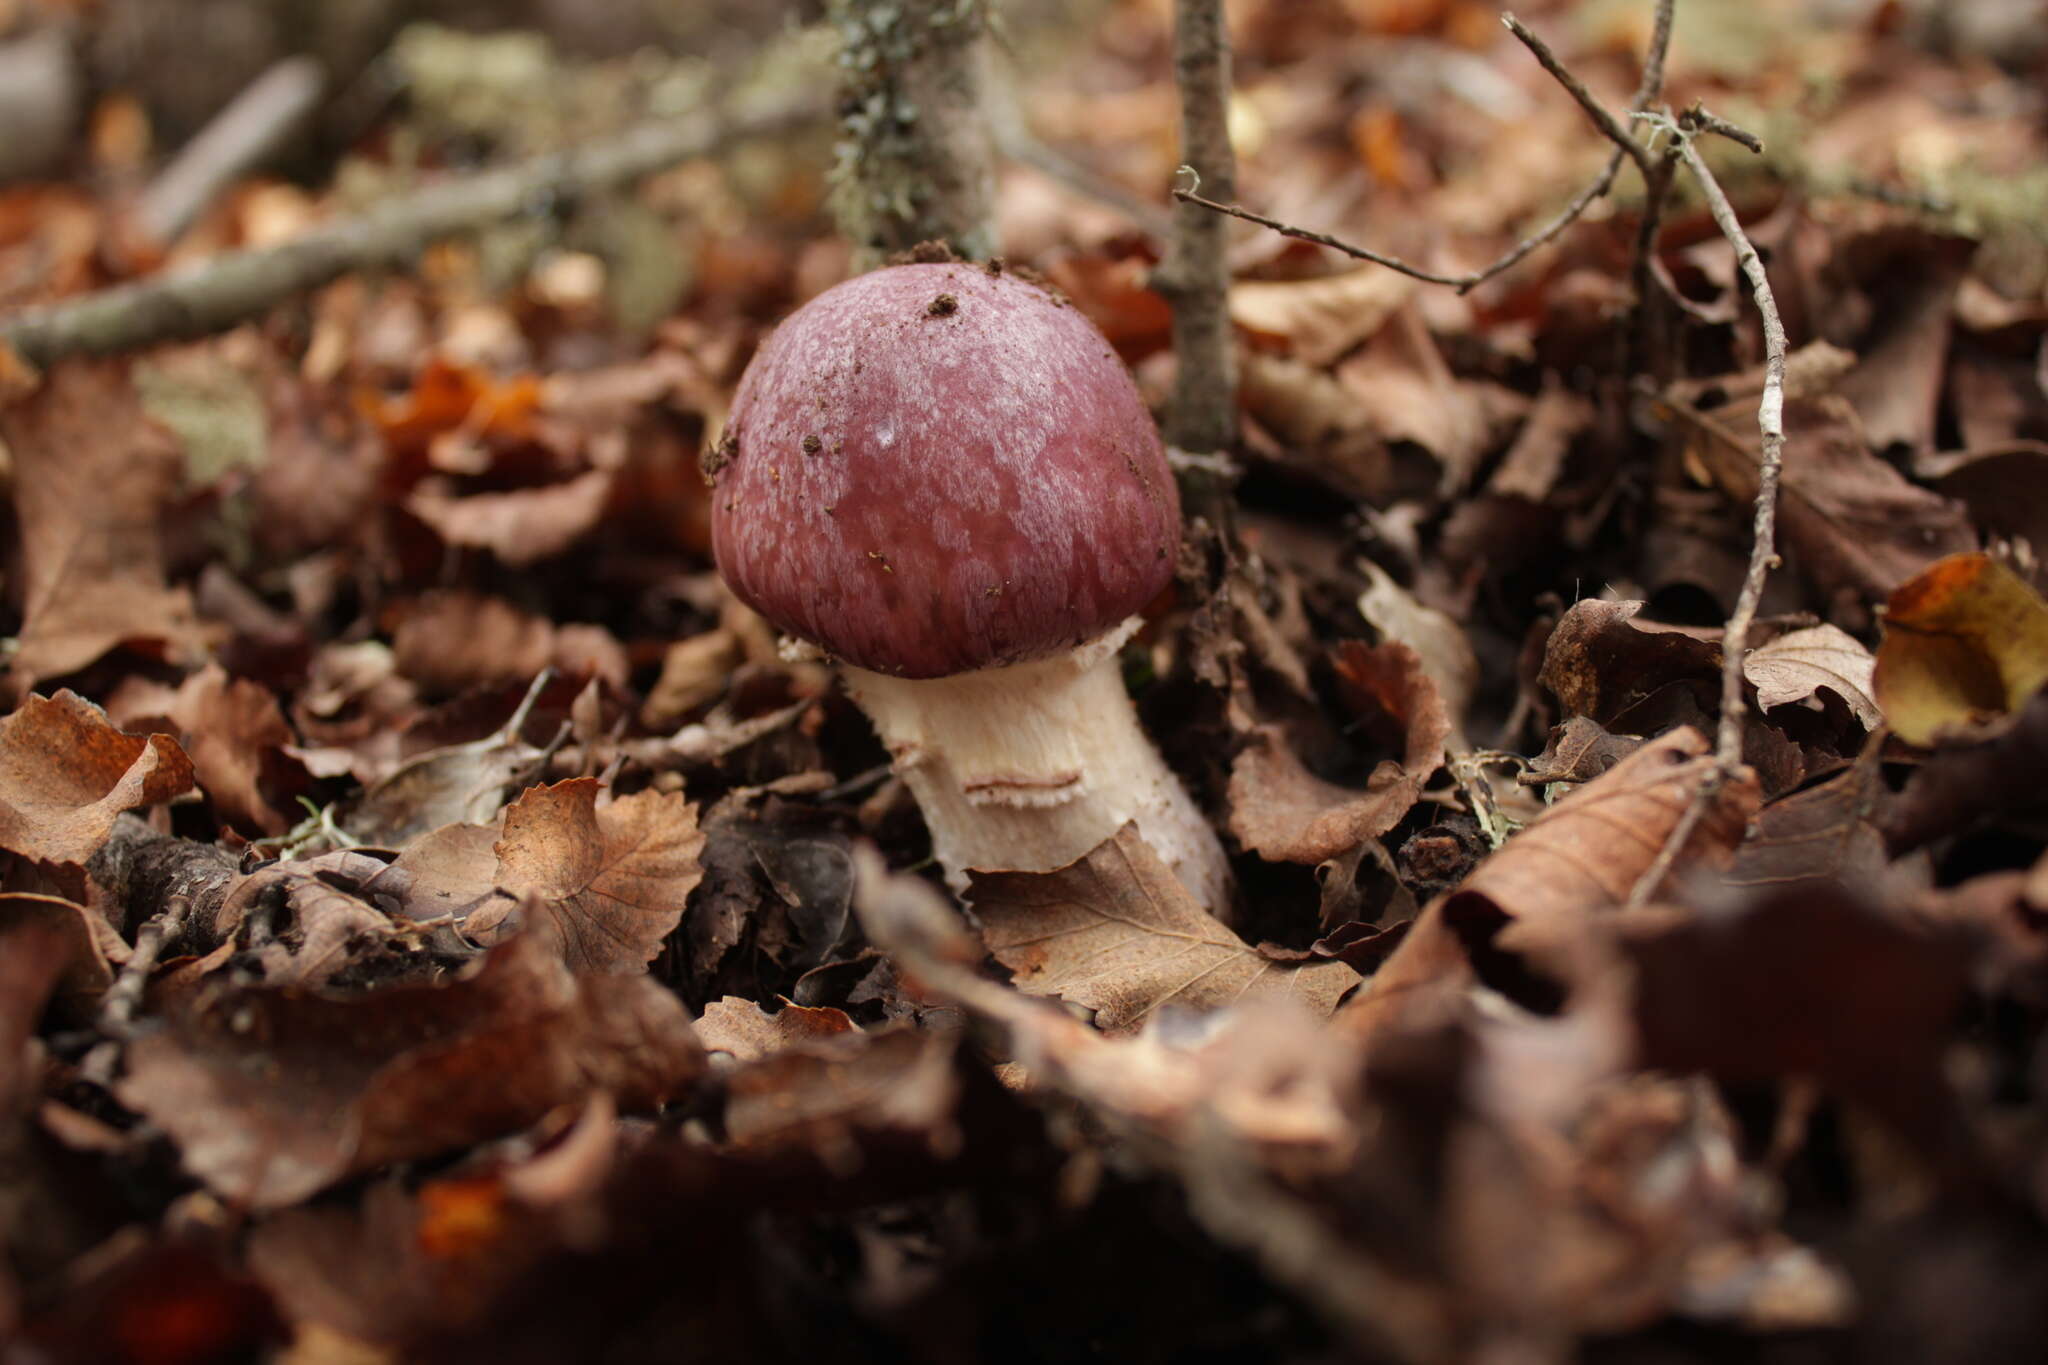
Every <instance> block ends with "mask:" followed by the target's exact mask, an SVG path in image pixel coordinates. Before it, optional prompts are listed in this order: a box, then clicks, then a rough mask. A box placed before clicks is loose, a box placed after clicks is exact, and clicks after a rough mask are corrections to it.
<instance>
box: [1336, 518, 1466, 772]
mask: <svg viewBox="0 0 2048 1365" xmlns="http://www.w3.org/2000/svg"><path fill="white" fill-rule="evenodd" d="M1359 567H1360V568H1362V569H1363V570H1364V571H1365V575H1366V577H1367V578H1368V579H1369V580H1370V581H1371V583H1372V586H1371V587H1369V588H1367V589H1366V590H1365V591H1364V592H1363V593H1362V594H1360V595H1359V598H1358V614H1359V615H1361V616H1363V617H1364V618H1365V619H1366V620H1367V621H1368V622H1370V623H1371V624H1372V628H1373V629H1374V630H1377V631H1378V632H1379V633H1380V635H1381V637H1382V638H1383V639H1388V640H1397V641H1399V642H1400V643H1402V644H1404V645H1406V646H1408V647H1409V648H1410V649H1412V650H1414V651H1415V657H1416V658H1417V659H1418V660H1420V661H1421V663H1422V671H1423V672H1424V673H1425V674H1427V675H1428V677H1429V680H1430V682H1432V683H1434V684H1435V685H1436V693H1437V696H1438V697H1440V698H1442V699H1443V704H1444V714H1445V715H1446V717H1448V718H1449V720H1450V730H1449V732H1448V733H1447V735H1446V742H1447V743H1448V744H1449V746H1450V747H1451V748H1452V749H1453V750H1460V749H1465V748H1468V747H1470V746H1468V745H1467V744H1466V743H1465V735H1464V722H1465V710H1466V708H1467V707H1469V706H1470V705H1471V704H1472V693H1473V692H1474V691H1475V690H1476V689H1477V688H1478V686H1479V659H1478V656H1477V655H1475V654H1473V652H1472V642H1471V640H1470V639H1468V638H1467V637H1466V634H1465V628H1464V627H1463V626H1461V625H1459V624H1458V623H1457V622H1456V621H1454V620H1452V619H1451V618H1450V617H1449V616H1447V615H1445V614H1444V613H1443V612H1440V611H1438V610H1437V609H1436V608H1434V607H1427V606H1424V605H1423V604H1422V603H1420V602H1418V601H1416V600H1415V596H1414V594H1412V593H1410V592H1409V591H1408V590H1407V589H1406V588H1403V587H1402V586H1401V585H1400V584H1398V583H1396V582H1395V581H1394V580H1393V579H1392V578H1391V577H1389V576H1388V574H1387V571H1386V570H1385V569H1382V568H1381V567H1380V566H1379V565H1377V564H1375V563H1373V562H1372V561H1371V560H1369V559H1366V560H1361V561H1359Z"/></svg>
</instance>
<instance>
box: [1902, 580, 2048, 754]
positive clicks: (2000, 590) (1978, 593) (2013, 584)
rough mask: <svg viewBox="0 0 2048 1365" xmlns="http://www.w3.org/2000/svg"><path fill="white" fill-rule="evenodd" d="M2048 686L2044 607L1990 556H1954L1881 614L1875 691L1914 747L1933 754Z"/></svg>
mask: <svg viewBox="0 0 2048 1365" xmlns="http://www.w3.org/2000/svg"><path fill="white" fill-rule="evenodd" d="M2043 681H2048V603H2044V602H2043V601H2042V600H2041V595H2040V594H2039V593H2037V592H2035V591H2034V590H2033V588H2031V587H2030V586H2028V584H2027V583H2026V581H2025V580H2023V579H2022V578H2020V576H2019V575H2018V574H2015V573H2014V572H2013V571H2012V570H2010V569H2008V568H2006V567H2005V566H2004V565H2003V564H2001V563H1999V562H1998V561H1997V560H1995V559H1993V558H1991V557H1990V556H1989V555H1983V554H1963V555H1951V556H1949V557H1948V558H1947V559H1944V560H1942V561H1941V562H1940V563H1938V564H1935V565H1933V566H1932V567H1931V568H1929V569H1928V570H1927V571H1926V572H1924V573H1922V574H1919V575H1917V576H1916V577H1914V578H1913V579H1911V580H1910V581H1908V582H1906V583H1902V584H1900V585H1899V588H1898V590H1897V591H1896V592H1894V593H1893V594H1892V596H1891V602H1890V604H1889V606H1888V607H1887V608H1886V611H1885V618H1884V640H1883V642H1882V643H1881V644H1879V646H1878V650H1877V675H1876V679H1875V691H1876V694H1877V703H1878V705H1879V707H1881V708H1882V709H1883V711H1884V717H1885V720H1886V721H1887V722H1889V723H1890V725H1891V727H1892V730H1893V732H1894V733H1896V734H1897V735H1898V736H1899V738H1900V739H1903V740H1905V741H1906V742H1907V743H1909V744H1933V743H1934V742H1935V741H1936V740H1938V739H1939V738H1941V736H1942V735H1944V734H1947V733H1952V732H1957V731H1967V730H1969V729H1971V728H1973V727H1976V726H1978V725H1980V724H1981V723H1982V722H1984V721H1986V720H1988V719H1991V718H1993V717H1996V716H2002V715H2004V714H2006V713H2007V712H2009V711H2015V710H2017V709H2019V708H2020V707H2021V706H2022V705H2024V704H2025V702H2026V700H2027V698H2029V697H2031V696H2032V695H2033V694H2034V693H2035V691H2037V690H2038V689H2039V688H2040V686H2041V684H2042V682H2043Z"/></svg>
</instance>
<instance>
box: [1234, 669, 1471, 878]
mask: <svg viewBox="0 0 2048 1365" xmlns="http://www.w3.org/2000/svg"><path fill="white" fill-rule="evenodd" d="M1331 662H1332V663H1333V665H1334V666H1335V668H1336V671H1337V676H1338V679H1339V681H1340V683H1342V684H1343V686H1344V690H1345V692H1346V694H1347V697H1346V699H1347V700H1348V701H1350V702H1351V704H1352V708H1353V710H1354V712H1355V713H1357V714H1358V715H1360V716H1368V715H1374V714H1381V715H1384V716H1386V717H1388V718H1391V719H1392V720H1393V721H1394V722H1395V723H1396V724H1398V725H1399V726H1400V728H1401V731H1402V735H1403V751H1402V755H1401V757H1400V759H1398V760H1395V759H1385V760H1383V761H1381V763H1380V764H1379V766H1378V767H1376V768H1375V769H1374V770H1373V773H1372V776H1371V778H1370V779H1369V780H1368V781H1367V783H1366V786H1365V789H1364V790H1363V791H1359V790H1355V789H1353V788H1350V787H1340V786H1338V785H1337V784H1335V783H1333V782H1327V781H1325V780H1323V779H1322V778H1320V777H1317V776H1316V775H1315V774H1314V773H1313V772H1311V771H1309V769H1308V766H1307V765H1306V764H1305V763H1304V762H1303V761H1302V759H1301V757H1300V756H1299V755H1298V754H1296V753H1295V751H1294V748H1293V746H1292V745H1291V744H1290V743H1289V742H1288V739H1287V735H1286V731H1285V729H1284V728H1283V727H1281V726H1279V725H1277V724H1264V725H1259V726H1256V727H1255V728H1253V729H1252V731H1251V732H1250V733H1249V734H1248V735H1247V736H1246V744H1245V747H1244V749H1243V750H1242V751H1241V752H1240V753H1239V754H1238V756H1237V758H1236V759H1235V760H1234V761H1233V762H1232V764H1231V768H1230V832H1231V833H1232V834H1235V835H1236V836H1237V837H1238V838H1239V839H1240V840H1242V841H1243V843H1244V845H1245V846H1246V847H1247V848H1250V849H1252V850H1254V851H1255V852H1257V853H1258V854H1259V856H1260V857H1262V858H1270V859H1273V860H1275V861H1279V862H1294V863H1320V862H1322V861H1323V860H1325V859H1326V858H1333V857H1335V856H1337V855H1338V854H1340V853H1343V852H1344V851H1346V850H1347V849H1351V848H1354V847H1356V846H1357V845H1358V844H1359V843H1360V842H1362V841H1364V840H1366V839H1376V838H1378V837H1379V836H1380V835H1382V834H1385V833H1386V832H1387V831H1388V830H1390V829H1392V828H1393V827H1394V826H1395V825H1396V824H1397V823H1399V821H1400V819H1401V817H1402V816H1404V815H1406V814H1407V813H1408V810H1409V808H1410V807H1412V806H1413V805H1414V804H1415V801H1416V798H1417V797H1419V796H1420V795H1421V794H1422V784H1423V783H1425V782H1427V781H1428V780H1429V775H1430V774H1431V773H1433V772H1435V771H1436V769H1437V768H1438V767H1439V766H1440V765H1441V764H1442V763H1443V760H1444V741H1445V740H1446V739H1447V738H1448V737H1449V735H1450V733H1451V722H1450V717H1449V716H1448V715H1447V714H1446V712H1445V710H1444V703H1443V699H1442V698H1441V697H1440V696H1439V695H1438V694H1437V691H1436V688H1435V686H1434V685H1433V684H1432V683H1431V682H1430V680H1429V675H1428V673H1427V672H1426V671H1425V670H1424V667H1423V663H1422V659H1421V657H1420V656H1419V655H1418V654H1416V652H1415V651H1414V650H1413V649H1411V648H1409V647H1408V646H1407V645H1404V644H1398V643H1393V642H1389V643H1387V644H1383V645H1378V646H1369V645H1367V644H1365V643H1364V642H1363V641H1360V640H1346V641H1344V642H1343V643H1342V644H1340V645H1339V646H1338V647H1337V648H1336V650H1334V651H1333V652H1332V655H1331Z"/></svg>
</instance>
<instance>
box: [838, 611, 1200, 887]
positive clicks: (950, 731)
mask: <svg viewBox="0 0 2048 1365" xmlns="http://www.w3.org/2000/svg"><path fill="white" fill-rule="evenodd" d="M1138 624H1139V623H1138V619H1137V618H1136V617H1132V618H1131V619H1130V620H1128V621H1126V622H1124V623H1123V624H1122V625H1121V626H1119V627H1117V628H1116V629H1115V630H1112V631H1110V632H1109V633H1108V634H1106V635H1101V636H1098V637H1097V638H1095V639H1093V640H1090V641H1088V642H1087V643H1085V644H1083V645H1081V646H1079V647H1078V648H1076V649H1073V650H1071V651H1069V652H1068V653H1065V654H1059V655H1055V656H1053V657H1052V658H1049V659H1034V660H1032V661H1030V662H1029V663H1022V664H1013V665H1011V666H1009V667H1007V668H986V669H982V670H980V671H978V672H974V673H962V674H958V675H956V676H954V677H950V678H929V679H918V680H912V679H908V678H892V677H889V676H888V675H886V674H882V673H871V672H869V671H868V670H866V669H862V668H853V667H847V668H845V669H844V670H843V672H844V674H845V677H846V683H847V688H848V690H849V691H850V692H851V693H852V694H853V698H854V700H855V701H856V702H858V703H860V706H861V709H862V710H864V711H866V712H867V714H868V718H869V719H870V720H872V721H873V722H874V725H875V729H876V731H877V732H878V733H880V735H881V737H882V742H883V743H884V744H885V745H887V746H888V749H889V753H890V756H891V757H892V758H893V759H894V760H895V765H896V771H897V772H898V773H899V774H900V775H901V776H902V778H903V780H904V781H905V782H906V783H907V784H908V785H909V787H910V790H911V793H912V794H913V795H914V796H916V797H917V804H918V806H919V807H920V808H921V809H922V810H923V811H924V818H925V824H926V825H927V826H928V827H929V828H930V829H931V833H932V852H933V854H934V856H936V857H937V858H938V860H939V863H940V865H941V866H943V867H944V868H945V869H946V880H947V882H948V883H949V884H950V885H952V887H953V888H954V889H955V890H956V891H959V890H965V889H966V886H967V874H968V872H969V871H970V870H979V871H988V872H1050V871H1052V870H1053V869H1054V868H1059V867H1064V866H1066V865H1067V864H1068V863H1071V862H1073V861H1075V860H1076V859H1078V858H1080V857H1082V856H1084V855H1085V854H1087V853H1088V851H1089V850H1091V849H1093V848H1094V847H1095V846H1096V845H1097V844H1100V843H1101V842H1102V841H1103V840H1105V839H1108V838H1110V837H1112V836H1113V835H1115V833H1116V832H1117V830H1119V829H1121V828H1122V827H1123V826H1124V824H1125V822H1127V821H1131V820H1135V821H1137V823H1138V833H1139V835H1140V837H1142V838H1143V839H1144V840H1145V842H1146V843H1147V844H1149V845H1151V847H1152V849H1153V851H1154V852H1156V853H1158V854H1159V856H1160V859H1161V860H1162V861H1163V862H1165V864H1166V865H1167V867H1169V868H1171V869H1172V870H1173V873H1174V875H1175V876H1177V877H1178V878H1179V879H1180V881H1181V884H1182V885H1183V886H1185V887H1187V889H1188V890H1189V891H1190V892H1192V893H1193V894H1194V897H1195V899H1196V900H1197V901H1199V902H1201V904H1202V906H1203V907H1204V908H1205V909H1207V910H1209V911H1211V912H1212V913H1217V914H1221V913H1223V912H1225V911H1226V910H1227V909H1228V905H1229V895H1230V865H1229V862H1228V861H1227V860H1226V858H1225V857H1224V853H1223V846H1222V844H1221V843H1220V842H1219V841H1218V840H1217V838H1216V832H1215V830H1214V829H1212V828H1211V827H1210V825H1209V822H1208V821H1207V820H1206V819H1204V818H1203V816H1202V812H1201V811H1200V810H1198V809H1197V808H1196V807H1195V803H1194V801H1193V800H1192V799H1190V797H1189V796H1188V794H1187V789H1186V788H1184V787H1183V786H1182V785H1181V783H1180V779H1179V778H1177V777H1175V776H1174V774H1173V771H1172V770H1171V769H1169V768H1168V767H1167V766H1166V763H1165V761H1164V760H1163V759H1161V758H1160V757H1159V751H1158V750H1157V749H1156V748H1154V747H1153V745H1152V741H1151V740H1150V739H1148V738H1146V736H1145V732H1144V730H1143V729H1142V728H1141V727H1140V726H1139V724H1138V713H1137V710H1136V709H1135V708H1134V707H1133V706H1132V705H1131V698H1130V694H1129V693H1127V692H1126V691H1125V690H1124V681H1123V673H1122V670H1121V669H1120V668H1119V667H1118V666H1117V651H1118V650H1119V649H1120V648H1121V647H1122V646H1123V643H1124V641H1126V640H1128V639H1129V638H1130V637H1131V634H1132V632H1133V631H1135V630H1136V629H1137V628H1138Z"/></svg>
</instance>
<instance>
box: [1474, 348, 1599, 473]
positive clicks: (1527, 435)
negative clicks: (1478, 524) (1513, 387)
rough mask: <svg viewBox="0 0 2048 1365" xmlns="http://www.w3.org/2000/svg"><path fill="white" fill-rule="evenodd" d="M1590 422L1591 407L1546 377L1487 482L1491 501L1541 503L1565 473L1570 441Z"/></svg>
mask: <svg viewBox="0 0 2048 1365" xmlns="http://www.w3.org/2000/svg"><path fill="white" fill-rule="evenodd" d="M1592 424H1593V405H1592V404H1591V403H1589V402H1587V401H1586V400H1585V399H1584V398H1581V397H1580V396H1579V395H1578V394H1576V393H1573V392H1572V391H1571V390H1570V389H1567V388H1566V387H1565V386H1564V385H1563V384H1561V383H1559V382H1558V381H1557V378H1556V377H1555V376H1554V375H1550V376H1545V378H1544V383H1543V390H1542V392H1540V393H1538V394H1537V395H1536V401H1535V403H1534V404H1533V405H1531V407H1530V409H1529V418H1528V420H1527V421H1525V422H1523V423H1522V429H1521V430H1520V431H1518V432H1516V433H1515V439H1514V442H1513V443H1512V444H1511V445H1509V446H1508V450H1507V454H1505V455H1503V456H1501V459H1500V464H1499V466H1498V467H1496V468H1495V469H1494V471H1493V475H1492V477H1490V478H1489V479H1488V480H1487V481H1486V491H1487V492H1489V493H1491V494H1493V495H1494V496H1495V497H1502V498H1524V499H1527V500H1528V501H1530V502H1534V503H1542V502H1543V501H1545V500H1546V499H1547V498H1549V496H1550V490H1551V489H1552V488H1554V487H1556V485H1557V480H1558V476H1559V475H1561V474H1563V473H1564V466H1565V458H1566V456H1568V455H1570V454H1571V446H1572V441H1573V440H1574V439H1575V438H1577V436H1578V435H1579V433H1580V432H1582V431H1584V430H1585V429H1586V428H1587V427H1589V426H1591V425H1592Z"/></svg>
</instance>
